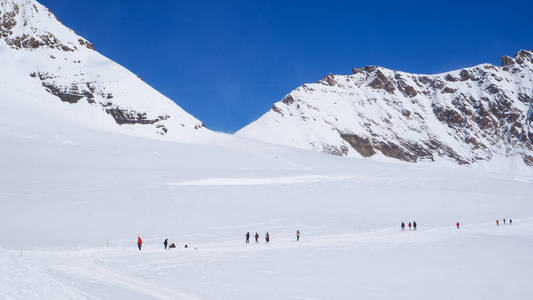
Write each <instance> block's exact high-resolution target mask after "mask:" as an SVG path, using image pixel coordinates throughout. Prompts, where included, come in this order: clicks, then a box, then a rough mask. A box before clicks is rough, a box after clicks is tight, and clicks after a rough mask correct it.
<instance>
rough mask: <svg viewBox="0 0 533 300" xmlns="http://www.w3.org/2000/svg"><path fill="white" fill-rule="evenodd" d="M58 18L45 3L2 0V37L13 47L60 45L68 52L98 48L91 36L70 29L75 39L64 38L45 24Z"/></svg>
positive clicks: (0, 12)
mask: <svg viewBox="0 0 533 300" xmlns="http://www.w3.org/2000/svg"><path fill="white" fill-rule="evenodd" d="M48 19H53V20H55V21H57V18H56V17H55V16H54V15H53V14H52V13H51V12H50V11H49V10H48V9H47V8H45V7H44V6H42V5H40V4H38V3H36V2H35V1H32V0H2V1H1V2H0V37H1V38H3V39H4V40H5V42H6V44H7V45H8V46H10V47H11V48H13V49H27V50H35V49H39V48H48V49H56V50H60V51H65V52H73V51H77V50H78V49H79V48H78V47H84V48H88V49H94V46H93V44H91V43H90V42H88V41H87V40H85V39H83V38H80V37H76V35H75V33H74V32H72V31H71V30H70V35H71V39H69V40H63V41H62V40H60V39H58V38H57V37H56V35H54V34H53V33H52V32H50V31H48V29H47V28H43V27H42V24H43V23H44V24H46V23H47V21H48Z"/></svg>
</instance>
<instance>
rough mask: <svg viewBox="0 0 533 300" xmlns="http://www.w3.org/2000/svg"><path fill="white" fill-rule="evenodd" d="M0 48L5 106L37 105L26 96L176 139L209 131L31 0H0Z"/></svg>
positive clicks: (91, 123) (126, 129)
mask: <svg viewBox="0 0 533 300" xmlns="http://www.w3.org/2000/svg"><path fill="white" fill-rule="evenodd" d="M0 53H2V55H1V57H0V62H2V66H3V69H2V71H1V72H0V88H1V89H2V94H3V95H5V96H6V98H7V99H6V100H4V101H3V103H2V104H0V105H3V106H4V109H12V108H14V107H15V106H17V107H19V108H20V107H24V108H25V109H27V110H32V109H33V110H36V109H37V108H36V107H33V106H35V105H33V104H31V105H30V103H29V102H28V101H29V99H30V98H31V99H39V100H38V101H39V103H38V105H40V107H39V108H38V109H39V110H40V111H43V110H44V111H46V112H45V113H50V114H60V116H59V117H60V118H68V119H71V120H74V121H76V122H78V123H82V124H83V125H84V126H87V127H96V128H99V129H103V130H108V131H115V132H120V133H125V134H133V135H142V136H147V137H156V138H165V139H170V140H178V141H187V140H190V139H193V138H195V136H198V135H204V134H210V133H211V131H209V130H207V129H206V128H205V125H204V124H203V123H202V122H201V121H199V120H197V119H196V118H194V117H193V116H192V115H190V114H189V113H187V112H185V111H184V110H183V109H182V108H181V107H179V106H178V105H177V104H176V103H175V102H173V101H172V100H170V99H168V98H167V97H165V96H163V95H162V94H160V93H159V92H158V91H156V90H155V89H153V88H152V87H150V86H149V85H147V84H146V83H145V82H144V81H142V79H141V78H140V77H139V76H137V75H135V74H133V73H131V72H130V71H129V70H127V69H125V68H124V67H122V66H120V65H119V64H117V63H115V62H113V61H111V60H110V59H108V58H106V57H105V56H103V55H101V54H100V53H98V52H96V51H95V50H94V45H93V44H92V43H91V42H89V41H88V40H87V39H85V38H83V37H81V36H79V35H77V34H76V33H75V32H74V31H73V30H71V29H70V28H67V27H66V26H64V25H63V24H62V23H61V22H60V21H59V20H58V19H57V17H56V16H55V15H54V14H53V13H52V12H50V10H48V9H47V8H46V7H44V6H43V5H41V4H40V3H38V2H37V1H35V0H1V1H0ZM58 101H59V103H61V104H63V105H59V106H58V107H56V106H57V102H58ZM44 103H49V106H48V107H47V106H46V105H44Z"/></svg>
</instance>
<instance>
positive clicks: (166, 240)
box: [163, 239, 168, 250]
mask: <svg viewBox="0 0 533 300" xmlns="http://www.w3.org/2000/svg"><path fill="white" fill-rule="evenodd" d="M163 245H165V250H167V249H168V239H165V241H164V242H163Z"/></svg>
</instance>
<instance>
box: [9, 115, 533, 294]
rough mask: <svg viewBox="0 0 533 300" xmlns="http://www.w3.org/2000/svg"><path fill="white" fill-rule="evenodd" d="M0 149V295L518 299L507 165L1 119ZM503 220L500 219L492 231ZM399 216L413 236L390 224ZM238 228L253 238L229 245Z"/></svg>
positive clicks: (522, 240) (527, 185) (524, 253)
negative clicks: (380, 157) (166, 243)
mask: <svg viewBox="0 0 533 300" xmlns="http://www.w3.org/2000/svg"><path fill="white" fill-rule="evenodd" d="M0 144H1V145H2V150H1V151H0V168H1V169H2V171H3V172H2V174H3V176H2V180H1V181H0V204H1V208H2V209H1V210H0V236H1V237H2V239H1V240H0V249H1V250H0V264H1V265H2V268H0V295H2V297H1V298H2V299H125V298H127V299H354V298H362V299H510V298H514V299H525V298H528V297H529V295H531V293H532V292H533V290H532V287H531V285H530V278H531V275H533V274H532V271H531V269H530V268H528V267H527V266H529V265H531V264H532V263H533V257H532V256H531V251H532V250H533V238H532V237H533V215H532V213H531V212H533V202H532V201H531V199H532V197H533V186H532V183H533V174H532V173H531V171H530V168H527V169H516V168H514V167H513V165H512V164H509V161H508V160H507V159H503V160H502V161H501V162H500V163H499V164H498V165H492V166H468V167H466V166H461V167H460V166H457V165H455V164H453V163H447V162H445V161H441V162H434V163H419V164H411V163H404V162H398V161H395V162H379V161H374V160H367V159H360V158H346V157H337V156H331V155H326V154H322V153H317V152H311V151H306V150H298V149H296V148H288V147H283V146H274V145H268V144H261V143H258V142H254V141H251V140H246V139H243V138H239V137H234V136H229V135H213V136H207V137H204V138H203V139H202V141H201V144H200V143H197V144H193V143H178V142H170V141H163V140H156V139H147V138H143V137H135V136H129V135H123V134H118V133H110V132H106V131H102V130H98V129H93V128H86V127H84V126H83V125H80V124H77V123H73V122H68V121H66V120H62V119H55V118H52V117H50V116H49V115H40V114H37V113H35V112H33V114H25V113H24V114H15V113H11V111H9V113H7V114H6V115H4V116H3V118H2V122H0ZM516 166H519V165H516ZM503 217H505V218H507V219H508V218H512V219H513V221H514V222H513V225H508V224H506V225H503V224H502V225H500V226H496V225H495V223H494V222H495V220H496V219H500V220H501V219H502V218H503ZM412 220H416V222H417V223H418V225H419V230H418V231H417V232H414V231H406V232H401V231H400V228H399V224H400V222H402V221H405V222H408V221H412ZM457 221H459V222H461V224H462V228H461V229H460V230H457V229H455V226H454V224H455V222H457ZM297 229H299V230H300V231H301V232H302V240H301V241H300V242H299V243H297V242H296V241H295V231H296V230H297ZM247 231H249V232H250V233H251V234H252V235H253V234H255V232H258V233H259V234H260V236H261V239H260V243H258V244H255V243H253V242H252V243H251V244H249V245H247V244H245V243H244V234H245V233H246V232H247ZM267 231H268V232H269V233H270V234H271V237H272V241H271V242H270V244H265V242H264V239H263V236H264V234H265V233H266V232H267ZM137 235H140V236H141V237H142V238H143V240H144V248H143V250H142V251H138V250H137V249H136V245H135V243H136V238H137ZM165 238H168V239H169V240H170V242H171V243H175V244H176V245H177V249H172V250H167V251H165V250H163V244H162V243H163V240H164V239H165ZM185 244H187V245H189V246H190V247H189V248H184V245H185ZM108 245H109V247H108ZM21 249H22V256H21Z"/></svg>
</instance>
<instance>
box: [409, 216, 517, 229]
mask: <svg viewBox="0 0 533 300" xmlns="http://www.w3.org/2000/svg"><path fill="white" fill-rule="evenodd" d="M503 224H504V225H505V224H507V223H506V220H505V218H503ZM509 225H513V219H509ZM407 226H408V227H409V230H411V228H413V229H414V230H415V231H416V221H413V223H411V222H409V224H408V225H407ZM496 226H500V220H498V219H497V220H496ZM400 227H401V228H402V231H405V223H404V222H402V224H400ZM455 227H457V229H460V228H461V223H459V222H457V223H455Z"/></svg>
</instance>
